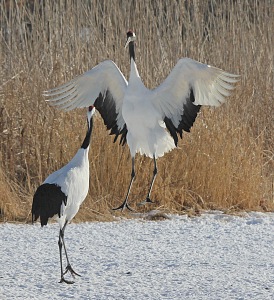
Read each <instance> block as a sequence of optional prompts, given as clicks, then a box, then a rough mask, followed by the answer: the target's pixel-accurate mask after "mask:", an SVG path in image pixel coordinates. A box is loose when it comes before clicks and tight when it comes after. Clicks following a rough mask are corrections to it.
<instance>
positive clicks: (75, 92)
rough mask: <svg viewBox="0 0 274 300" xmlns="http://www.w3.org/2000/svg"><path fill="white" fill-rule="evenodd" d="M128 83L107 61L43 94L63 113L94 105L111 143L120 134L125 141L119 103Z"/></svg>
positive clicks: (122, 140)
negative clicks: (111, 136)
mask: <svg viewBox="0 0 274 300" xmlns="http://www.w3.org/2000/svg"><path fill="white" fill-rule="evenodd" d="M127 84H128V83H127V80H126V79H125V77H124V75H123V74H122V73H121V71H120V69H119V68H118V67H117V65H116V64H115V63H114V62H113V61H111V60H106V61H103V62H101V63H100V64H98V65H97V66H95V67H94V68H92V69H91V70H89V71H87V72H86V73H84V74H83V75H80V76H78V77H76V78H75V79H72V80H71V81H69V82H67V83H65V84H63V85H61V86H59V87H57V88H54V89H51V90H48V91H45V92H44V94H43V95H44V96H45V97H46V102H47V103H48V104H49V105H51V106H56V107H57V108H58V109H62V110H65V111H69V110H72V109H74V108H76V107H79V108H81V107H88V106H90V105H94V106H95V108H96V109H97V110H98V111H99V113H100V114H101V116H102V118H103V120H104V123H105V125H106V127H107V129H108V130H110V134H115V135H116V136H115V139H114V141H116V140H117V138H118V136H119V135H121V140H120V143H122V144H124V143H125V142H126V134H127V128H126V124H125V121H124V119H123V116H122V104H123V98H124V93H125V89H126V87H127Z"/></svg>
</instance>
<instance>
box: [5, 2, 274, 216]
mask: <svg viewBox="0 0 274 300" xmlns="http://www.w3.org/2000/svg"><path fill="white" fill-rule="evenodd" d="M154 2H155V1H144V0H143V1H142V0H140V1H115V4H113V2H112V1H110V0H109V1H107V0H103V1H102V0H100V1H99V0H98V1H96V0H94V1H90V5H88V4H87V3H86V1H72V0H71V1H69V0H68V1H44V6H43V7H42V6H39V4H38V1H20V2H15V1H9V5H8V4H6V5H5V3H7V1H6V2H1V5H0V6H1V7H0V21H1V37H0V39H1V43H0V44H1V51H0V63H1V66H2V68H1V71H0V78H1V81H0V87H1V88H0V137H1V143H0V147H1V148H0V209H1V212H0V213H1V219H2V220H9V221H11V220H19V219H20V220H29V219H30V208H31V202H32V195H33V192H34V191H35V189H36V188H37V186H38V185H39V184H40V183H41V182H42V181H43V180H44V179H45V177H46V176H47V175H48V174H49V173H51V172H52V171H54V170H56V169H57V168H60V167H61V166H62V165H64V164H65V163H67V162H68V161H69V160H70V159H71V157H72V156H73V155H74V153H75V152H76V150H77V149H78V147H79V145H80V143H81V141H82V139H83V137H84V135H85V131H86V127H85V126H86V121H85V111H84V110H76V111H73V112H69V113H63V112H59V111H56V110H55V109H54V108H50V107H49V106H48V105H47V104H46V103H45V102H44V99H43V98H42V96H41V93H42V91H43V90H45V89H48V88H51V87H54V86H56V85H58V84H61V83H63V82H64V81H66V80H69V79H71V78H72V77H74V76H76V75H78V74H81V73H82V72H84V71H86V70H88V69H90V68H91V67H93V66H94V65H96V64H97V63H98V62H100V61H102V60H105V59H112V60H114V61H115V62H116V63H117V64H118V66H119V67H120V68H121V70H122V71H123V72H124V73H125V74H126V75H128V73H129V61H128V53H127V52H125V51H124V49H123V46H124V43H125V39H126V30H127V29H129V28H133V29H134V30H135V31H136V34H137V49H136V52H137V53H136V57H137V64H138V68H139V71H140V74H141V76H142V78H143V81H144V83H145V84H146V85H147V86H148V87H150V88H153V87H155V86H157V85H158V84H160V83H161V82H162V81H163V79H164V78H165V77H166V76H167V75H168V73H169V72H170V70H171V68H173V66H174V65H175V63H176V62H177V60H178V59H179V58H180V57H184V56H188V57H191V58H193V59H196V60H199V61H202V62H205V63H208V64H211V65H214V66H217V67H220V68H223V69H225V70H227V71H228V72H231V73H236V74H241V80H240V82H239V83H238V85H237V88H236V90H235V91H234V92H233V95H232V96H231V97H230V99H229V101H228V103H227V104H225V105H224V106H222V107H220V108H217V109H209V108H204V109H203V110H202V112H201V114H200V115H199V117H198V118H197V121H196V123H195V125H194V127H193V129H192V132H191V133H190V134H185V135H184V137H183V140H181V141H180V143H179V147H178V149H176V150H174V151H173V152H171V153H168V154H167V155H166V156H165V157H164V158H161V159H159V160H158V164H159V171H160V172H159V176H158V177H157V180H156V182H155V186H154V191H153V195H152V197H153V199H156V201H157V204H156V205H155V206H154V208H161V209H163V210H167V211H173V212H174V211H175V212H183V211H184V210H186V209H194V210H195V209H196V210H197V209H201V208H205V209H206V208H213V209H227V210H231V209H246V210H250V209H264V210H269V209H272V204H273V200H274V187H273V185H274V184H273V182H274V175H273V174H274V158H273V157H274V152H273V143H274V139H273V132H274V117H273V116H274V114H273V111H274V101H273V95H272V94H273V53H272V45H273V29H274V28H273V22H274V21H273V20H274V18H273V6H272V5H271V1H270V0H269V1H231V0H230V1H208V2H206V1H157V5H156V4H154ZM16 3H17V4H16ZM165 3H167V4H165ZM19 4H20V5H19ZM95 124H96V126H95V130H94V134H93V137H92V147H91V151H90V167H91V179H90V192H89V196H88V198H87V200H86V201H85V203H84V204H83V207H82V208H81V210H80V213H79V214H78V216H77V219H78V220H91V219H100V218H107V217H108V216H111V210H110V208H111V207H113V206H116V205H117V204H119V203H120V202H121V201H122V199H123V197H124V196H125V192H126V188H127V185H128V181H129V177H130V159H129V151H128V148H127V146H125V147H121V146H119V145H118V144H113V143H112V139H113V138H112V137H110V136H108V133H107V132H106V130H105V127H104V125H103V123H102V120H101V118H100V116H99V114H98V116H97V117H96V121H95ZM136 166H137V178H136V182H135V183H134V187H133V190H132V195H131V201H132V202H131V203H135V202H138V201H140V200H143V197H144V196H145V194H146V192H147V188H148V184H149V180H150V178H151V172H152V164H151V160H149V159H147V158H145V157H141V156H138V157H137V163H136ZM150 208H151V207H149V208H148V209H150Z"/></svg>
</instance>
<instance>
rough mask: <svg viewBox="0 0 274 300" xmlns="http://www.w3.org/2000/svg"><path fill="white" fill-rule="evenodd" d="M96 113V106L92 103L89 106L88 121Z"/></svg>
mask: <svg viewBox="0 0 274 300" xmlns="http://www.w3.org/2000/svg"><path fill="white" fill-rule="evenodd" d="M94 113H95V106H93V105H91V106H89V107H88V108H87V118H88V122H89V121H90V120H91V118H92V117H93V115H94Z"/></svg>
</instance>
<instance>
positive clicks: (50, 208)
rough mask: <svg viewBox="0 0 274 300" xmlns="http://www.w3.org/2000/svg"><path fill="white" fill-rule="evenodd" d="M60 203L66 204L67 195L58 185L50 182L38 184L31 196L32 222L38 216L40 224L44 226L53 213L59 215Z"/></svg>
mask: <svg viewBox="0 0 274 300" xmlns="http://www.w3.org/2000/svg"><path fill="white" fill-rule="evenodd" d="M62 203H64V204H65V205H66V204H67V196H66V195H65V194H64V193H63V192H62V191H61V187H60V186H58V185H56V184H50V183H44V184H42V185H40V186H39V187H38V188H37V190H36V192H35V194H34V196H33V203H32V209H31V213H32V222H35V221H36V220H37V219H38V218H39V217H40V222H41V226H44V225H47V223H48V219H49V218H52V217H53V216H54V215H57V214H58V216H59V217H60V209H61V205H62Z"/></svg>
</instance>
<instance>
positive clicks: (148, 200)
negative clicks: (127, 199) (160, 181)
mask: <svg viewBox="0 0 274 300" xmlns="http://www.w3.org/2000/svg"><path fill="white" fill-rule="evenodd" d="M147 203H155V201H152V200H151V199H150V198H149V197H146V199H145V200H144V201H142V202H140V203H138V204H137V205H138V206H142V205H145V204H147Z"/></svg>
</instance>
